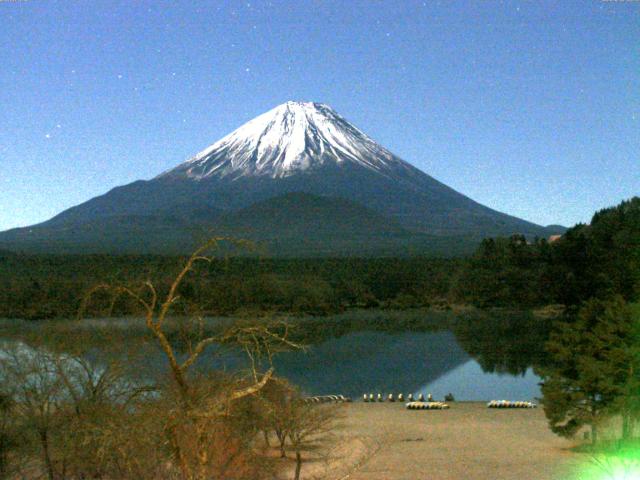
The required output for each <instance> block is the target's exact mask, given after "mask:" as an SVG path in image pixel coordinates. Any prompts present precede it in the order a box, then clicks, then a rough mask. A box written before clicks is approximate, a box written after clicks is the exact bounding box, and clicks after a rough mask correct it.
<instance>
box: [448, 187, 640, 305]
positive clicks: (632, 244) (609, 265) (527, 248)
mask: <svg viewBox="0 0 640 480" xmlns="http://www.w3.org/2000/svg"><path fill="white" fill-rule="evenodd" d="M457 294H458V296H459V297H461V298H463V299H465V300H467V301H470V302H472V303H474V304H476V305H479V306H481V307H489V306H520V307H523V306H525V307H526V306H529V307H531V306H542V305H546V304H556V303H559V304H564V305H568V306H579V305H580V304H581V303H582V302H584V301H585V300H587V299H589V298H592V297H598V298H605V297H607V296H611V295H615V294H619V295H622V297H623V298H624V299H625V300H627V301H636V300H638V299H639V298H640V198H638V197H635V198H633V199H631V200H629V201H625V202H622V203H621V204H620V205H618V206H616V207H612V208H608V209H605V210H601V211H600V212H597V213H596V214H595V215H594V216H593V219H592V221H591V224H590V225H583V224H579V225H576V226H575V227H573V228H571V229H569V230H568V231H567V232H566V233H565V234H564V235H563V236H562V237H561V238H560V239H559V240H557V241H555V242H553V243H548V242H547V241H546V240H544V239H542V240H539V239H538V240H535V241H533V242H528V241H527V240H526V239H525V238H524V237H523V236H520V235H516V236H512V237H511V238H496V239H486V240H484V241H483V242H482V244H481V245H480V247H479V248H478V250H477V251H476V253H475V254H474V255H473V256H472V257H471V259H470V260H469V261H468V263H467V264H466V265H465V266H464V268H463V269H462V273H461V276H460V281H459V282H458V289H457Z"/></svg>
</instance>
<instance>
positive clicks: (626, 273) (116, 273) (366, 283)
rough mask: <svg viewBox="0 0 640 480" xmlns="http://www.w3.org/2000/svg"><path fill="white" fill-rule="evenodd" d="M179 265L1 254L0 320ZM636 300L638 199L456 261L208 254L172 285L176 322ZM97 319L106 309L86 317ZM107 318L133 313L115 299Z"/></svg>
mask: <svg viewBox="0 0 640 480" xmlns="http://www.w3.org/2000/svg"><path fill="white" fill-rule="evenodd" d="M184 260H185V258H183V257H163V256H142V255H141V256H110V255H75V256H65V255H24V254H12V253H10V252H0V285H2V289H0V318H22V319H50V318H71V317H74V316H75V315H76V313H77V311H78V307H79V305H80V302H81V300H82V298H83V297H84V295H85V294H86V292H87V291H88V290H89V289H90V288H91V287H92V286H93V285H95V284H97V283H99V282H105V281H107V282H111V283H113V282H118V283H123V284H128V285H136V284H141V283H142V282H144V281H147V280H152V281H153V282H154V283H155V284H156V285H157V286H158V288H159V289H160V290H163V289H165V290H166V289H167V287H168V285H169V284H170V281H171V279H172V278H173V277H174V276H175V274H176V272H177V271H178V270H179V268H180V266H181V265H182V264H183V263H184ZM639 292H640V198H637V197H636V198H633V199H631V200H628V201H624V202H622V203H621V204H620V205H618V206H615V207H612V208H608V209H605V210H602V211H599V212H597V213H596V214H595V215H594V216H593V218H592V221H591V223H590V224H589V225H586V224H578V225H576V226H574V227H572V228H570V229H569V230H568V231H567V232H566V233H565V234H564V235H563V236H562V237H561V238H560V239H559V240H556V241H554V242H552V243H550V242H549V241H548V240H547V239H527V238H525V237H524V236H522V235H514V236H511V237H508V238H491V239H486V240H484V241H483V242H482V243H481V244H480V245H479V247H478V249H477V250H476V252H475V253H474V254H473V255H472V256H470V257H466V258H449V259H442V258H429V257H408V258H407V257H403V258H313V259H304V258H302V259H281V258H258V257H255V256H234V257H227V258H221V257H216V258H214V259H213V261H212V262H211V263H210V264H207V265H205V266H200V268H198V269H197V270H196V271H195V272H193V274H192V275H191V276H190V277H189V278H188V279H185V282H184V284H183V285H181V291H180V296H181V299H182V303H181V305H182V308H183V309H184V310H185V313H188V309H190V308H194V307H193V306H194V305H197V306H198V307H197V308H198V309H199V312H198V313H199V314H203V315H236V314H265V313H273V312H281V313H293V314H310V315H327V314H332V313H339V312H342V311H345V310H347V309H350V308H389V309H406V308H421V307H430V306H437V307H445V308H446V307H447V306H449V305H455V304H467V305H474V306H477V307H480V308H492V307H510V308H524V309H529V308H536V307H542V306H545V305H554V304H560V305H565V306H567V307H572V306H577V305H579V304H580V303H581V302H583V301H584V300H586V299H589V298H591V297H602V296H607V295H609V294H620V295H622V297H623V298H624V299H625V300H627V301H633V300H635V299H637V298H638V295H639ZM98 313H103V314H104V313H105V312H96V314H98ZM111 313H112V314H113V315H119V316H122V315H127V314H134V313H135V311H134V310H132V309H131V304H129V303H127V302H126V301H123V302H120V303H118V304H117V305H115V308H114V309H113V311H112V312H111Z"/></svg>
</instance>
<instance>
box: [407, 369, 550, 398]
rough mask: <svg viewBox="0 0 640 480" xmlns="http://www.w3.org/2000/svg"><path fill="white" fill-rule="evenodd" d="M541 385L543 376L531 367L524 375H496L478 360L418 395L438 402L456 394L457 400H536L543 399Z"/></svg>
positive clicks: (442, 378) (453, 372) (430, 385)
mask: <svg viewBox="0 0 640 480" xmlns="http://www.w3.org/2000/svg"><path fill="white" fill-rule="evenodd" d="M539 383H540V377H538V376H537V375H535V373H534V372H533V370H532V369H531V368H528V369H527V370H526V371H525V373H524V374H523V375H517V376H515V375H510V374H497V375H492V374H487V373H486V371H485V370H484V368H483V367H482V366H481V365H480V364H478V362H476V361H475V360H468V361H467V362H466V363H465V364H464V365H460V366H459V367H457V368H455V369H454V370H451V371H450V372H447V373H446V374H445V375H443V376H442V377H440V378H438V379H436V380H434V381H433V382H429V383H427V384H425V385H424V386H422V387H421V388H419V389H418V391H417V392H415V393H416V394H417V393H423V394H424V395H425V396H426V395H427V394H429V393H431V394H433V397H434V398H435V399H442V398H443V397H444V396H445V395H446V394H447V393H453V395H454V396H455V399H456V400H476V401H477V400H483V401H487V400H502V399H504V400H535V399H536V398H537V397H539V396H540V386H539Z"/></svg>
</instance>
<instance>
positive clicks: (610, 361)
mask: <svg viewBox="0 0 640 480" xmlns="http://www.w3.org/2000/svg"><path fill="white" fill-rule="evenodd" d="M639 340H640V337H639V336H638V324H637V321H635V320H634V319H633V316H632V311H631V309H630V308H629V306H628V305H627V304H626V303H625V301H624V299H623V298H622V297H621V296H615V297H613V298H612V299H609V300H599V299H591V300H589V301H587V302H585V303H584V305H583V306H582V308H580V310H579V311H578V313H577V315H576V316H575V318H571V319H565V320H564V321H561V322H557V323H556V325H555V328H554V331H552V333H551V336H550V339H549V341H548V343H547V345H546V348H547V350H548V352H549V356H550V365H549V366H548V367H546V368H542V369H541V371H540V372H539V374H540V375H541V376H542V378H543V385H542V394H543V396H544V410H545V414H546V416H547V419H548V420H549V425H550V427H551V430H552V431H554V432H555V433H557V434H559V435H562V436H567V437H571V436H573V435H574V434H575V433H576V432H577V431H578V430H579V429H580V428H581V427H582V426H583V425H590V426H591V428H592V439H593V441H594V442H595V441H596V439H597V426H598V424H599V423H600V422H601V421H602V419H603V418H605V417H607V416H608V415H610V414H612V413H619V412H620V411H621V410H622V411H623V413H629V412H630V411H631V410H632V407H633V406H635V404H637V401H638V392H639V391H638V389H637V387H638V382H639V381H640V376H639V375H640V355H639V351H638V345H639V343H638V342H639Z"/></svg>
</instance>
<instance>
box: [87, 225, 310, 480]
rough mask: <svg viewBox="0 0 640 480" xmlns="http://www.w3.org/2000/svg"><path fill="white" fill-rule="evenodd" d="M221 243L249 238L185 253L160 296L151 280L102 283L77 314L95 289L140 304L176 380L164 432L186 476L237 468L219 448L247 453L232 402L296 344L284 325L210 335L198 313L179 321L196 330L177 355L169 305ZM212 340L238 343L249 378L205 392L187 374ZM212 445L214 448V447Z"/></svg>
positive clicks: (253, 389) (260, 384) (263, 380)
mask: <svg viewBox="0 0 640 480" xmlns="http://www.w3.org/2000/svg"><path fill="white" fill-rule="evenodd" d="M221 242H229V243H231V244H232V245H235V246H239V247H242V248H250V247H251V244H250V242H246V241H244V240H235V239H230V238H225V237H216V238H212V239H211V240H209V241H208V242H207V243H206V244H204V245H203V246H202V247H200V248H199V249H197V250H196V251H195V252H194V253H193V255H191V256H190V257H189V259H188V260H187V261H186V263H185V265H184V266H183V268H182V269H181V270H180V272H179V273H178V274H177V276H176V277H175V279H174V280H173V282H172V283H171V285H170V287H169V290H168V293H167V294H166V296H164V298H163V299H161V298H160V295H159V294H158V291H157V290H156V288H155V287H154V285H153V283H152V282H151V281H146V282H144V284H143V285H142V286H141V288H137V289H136V288H131V287H128V286H123V285H109V284H100V285H97V286H96V287H94V288H93V289H92V290H91V291H90V292H89V293H88V295H87V296H86V298H85V301H84V302H83V305H82V308H81V310H80V315H79V316H80V317H81V316H82V314H83V313H84V311H85V309H86V308H87V306H88V305H89V302H90V301H91V298H92V297H93V296H94V295H96V294H97V293H99V292H107V293H109V294H110V295H111V301H110V304H111V306H112V307H113V305H114V304H115V302H116V301H117V300H118V298H119V297H121V296H126V297H128V298H130V299H133V300H134V301H135V302H136V303H137V304H138V305H139V306H140V307H141V309H142V312H143V315H144V321H145V324H146V326H147V329H148V330H149V332H150V333H151V334H152V336H153V337H154V338H155V339H156V341H157V343H158V345H159V346H160V348H161V350H162V352H163V353H164V356H165V357H166V359H167V362H168V366H169V372H170V376H171V379H172V381H173V384H174V385H175V390H174V391H173V394H169V395H167V398H168V399H174V400H175V401H174V403H171V402H170V403H169V404H165V407H166V409H165V413H164V416H165V418H166V425H165V433H166V435H167V437H168V439H169V440H168V444H169V446H170V449H171V453H172V457H173V460H174V461H175V463H176V464H177V466H178V468H179V469H180V471H181V475H182V478H184V479H185V480H192V479H193V480H195V479H204V478H210V477H211V476H212V475H214V476H215V477H216V478H225V476H224V473H223V471H221V468H222V470H225V469H226V468H227V467H229V466H231V465H236V467H237V468H240V466H239V464H234V461H232V459H230V458H226V457H225V456H224V455H221V452H222V451H227V452H229V451H236V450H237V451H238V452H241V451H244V453H245V454H246V453H247V450H248V443H247V442H244V441H243V440H242V438H240V437H237V436H234V434H235V433H237V432H235V431H234V428H233V427H232V422H231V421H230V419H232V418H233V415H232V412H233V410H234V408H235V404H236V403H237V402H239V401H240V400H242V399H244V398H247V397H250V396H254V395H256V394H257V393H258V392H260V391H261V390H262V389H263V388H264V386H265V385H266V384H267V383H268V382H269V380H270V379H271V378H272V377H273V373H274V369H273V365H272V358H273V354H274V353H275V352H276V351H278V350H280V349H283V348H297V347H298V345H296V344H295V343H294V342H291V341H290V340H288V338H287V336H288V327H287V326H286V325H284V324H278V325H275V326H274V325H269V324H264V323H258V324H255V323H254V324H238V325H233V326H231V327H229V328H227V329H226V330H225V331H224V332H222V333H221V334H215V335H213V334H211V335H210V334H207V333H206V332H205V329H204V328H202V326H203V324H204V320H203V319H202V317H196V318H195V319H187V320H178V321H179V322H182V324H181V325H182V327H191V328H194V327H195V332H194V333H195V334H196V335H195V336H196V340H195V341H191V338H192V337H193V336H188V338H189V342H188V343H187V351H186V356H184V358H181V355H180V354H179V352H178V351H177V350H176V347H175V346H174V345H173V344H172V343H171V341H170V340H169V335H168V328H167V323H168V321H169V318H170V316H171V312H172V307H174V306H175V305H176V304H177V302H178V301H179V299H180V295H179V290H180V286H181V284H182V282H183V281H184V279H185V278H186V277H187V275H188V274H189V273H190V272H192V271H193V270H194V268H195V266H196V264H198V263H210V262H212V261H213V257H211V256H207V252H210V251H211V250H213V249H215V248H217V247H218V246H219V244H220V243H221ZM213 344H218V345H234V346H237V347H240V348H241V349H242V350H243V351H244V352H245V353H246V354H247V356H248V358H249V360H250V365H251V368H250V375H249V379H238V380H236V381H233V382H227V383H226V384H225V386H224V387H225V388H212V389H209V390H207V391H206V392H203V391H202V390H201V389H200V388H199V382H198V381H194V380H193V379H194V378H195V377H194V375H191V376H190V375H189V371H190V370H191V368H192V367H193V365H194V364H195V363H196V362H197V361H198V359H199V358H200V357H201V356H202V354H203V353H204V352H205V350H207V348H208V347H210V346H212V345H213ZM263 363H266V367H267V369H266V371H264V372H263V371H262V364H263ZM200 380H201V379H200ZM212 435H213V437H212ZM212 446H213V447H215V448H214V450H212ZM233 458H238V456H234V457H233ZM223 467H224V468H223ZM236 473H237V472H236ZM234 475H235V476H236V477H237V475H236V474H234Z"/></svg>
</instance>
